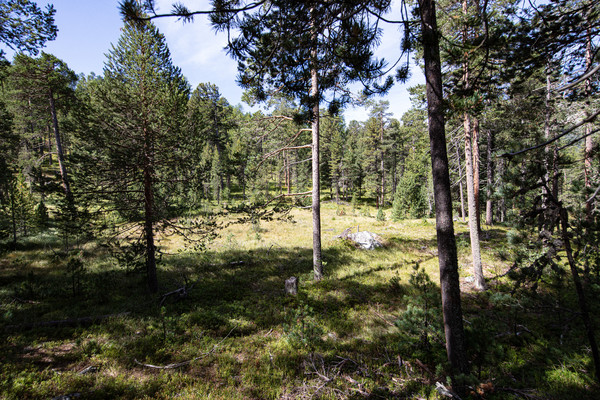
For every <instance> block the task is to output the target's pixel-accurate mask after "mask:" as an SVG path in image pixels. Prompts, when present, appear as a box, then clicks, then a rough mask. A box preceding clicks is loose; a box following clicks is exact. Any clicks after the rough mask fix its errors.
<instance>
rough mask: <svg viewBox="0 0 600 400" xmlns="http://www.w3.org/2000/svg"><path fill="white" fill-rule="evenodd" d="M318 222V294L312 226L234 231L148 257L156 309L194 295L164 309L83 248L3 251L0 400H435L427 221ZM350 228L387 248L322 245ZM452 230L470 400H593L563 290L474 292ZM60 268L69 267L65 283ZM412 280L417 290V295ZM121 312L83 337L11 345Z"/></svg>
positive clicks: (588, 364) (349, 217)
mask: <svg viewBox="0 0 600 400" xmlns="http://www.w3.org/2000/svg"><path fill="white" fill-rule="evenodd" d="M342 210H343V211H342ZM322 214H323V215H322V219H323V222H322V227H323V259H324V261H325V274H326V278H325V279H324V280H322V281H321V282H314V281H313V280H312V253H311V247H310V246H311V243H312V236H311V222H310V221H311V220H310V211H308V210H296V211H294V212H293V216H294V222H281V221H270V222H267V221H261V222H260V224H259V225H258V226H254V227H252V226H251V225H231V226H229V227H228V228H227V229H226V230H225V231H223V232H221V233H220V236H219V237H218V238H217V239H215V240H214V241H213V242H212V243H210V245H209V247H208V249H207V250H206V251H205V252H203V253H194V252H191V251H182V252H178V251H177V250H179V249H181V248H182V246H183V241H182V239H180V238H166V239H164V240H162V241H160V246H161V248H162V250H163V251H165V252H168V253H170V254H171V255H169V256H165V257H164V258H163V259H162V262H161V264H160V271H159V280H160V283H161V290H160V292H161V294H162V293H166V292H169V291H171V290H174V289H176V288H178V287H180V286H181V284H182V283H183V282H184V280H187V282H188V283H192V282H193V283H194V286H193V289H191V290H190V291H189V293H188V295H187V296H186V297H185V298H183V299H181V300H180V301H175V299H174V298H173V297H169V298H168V299H167V300H166V301H165V303H164V304H163V306H162V307H161V306H159V301H160V298H159V296H152V295H150V294H148V293H147V291H146V286H145V283H144V276H143V275H142V274H140V273H132V272H128V271H127V270H126V269H124V268H121V267H119V266H118V265H117V264H116V262H115V260H114V259H113V258H111V257H110V256H109V255H108V254H107V253H106V250H105V249H104V248H103V247H101V246H98V245H97V244H96V243H93V242H91V243H88V244H86V245H85V246H83V248H82V249H81V251H80V252H78V253H76V254H74V255H72V254H64V253H61V251H60V246H61V242H60V240H58V239H55V238H54V237H53V236H52V235H46V236H44V237H38V238H34V239H31V240H29V241H27V242H23V243H21V244H20V245H19V246H18V247H17V249H14V250H11V251H6V252H4V254H2V255H1V256H0V304H1V305H0V316H1V318H2V325H3V326H4V329H3V330H2V333H1V334H2V341H1V343H0V354H2V356H1V358H0V398H6V399H47V398H53V397H55V396H59V395H65V394H74V393H79V394H80V395H81V397H80V398H85V399H106V398H121V399H143V398H157V399H171V398H182V399H208V398H210V399H296V398H315V399H316V398H321V399H340V398H351V399H361V398H372V399H379V398H384V399H386V398H388V399H395V398H401V399H402V398H407V399H413V398H414V399H417V398H426V399H437V398H441V397H440V396H439V395H438V394H437V393H436V391H435V389H434V387H435V383H436V382H437V381H440V382H446V378H447V377H446V375H447V373H446V372H445V371H446V368H447V366H446V364H445V350H444V343H443V332H442V323H441V320H440V318H441V315H440V305H439V293H438V292H439V287H438V283H437V282H438V281H439V273H438V265H437V258H436V253H437V249H436V240H435V223H434V221H433V220H413V221H400V222H391V221H389V220H387V221H377V220H376V218H375V211H374V209H372V210H371V213H370V214H371V216H365V215H364V214H365V213H362V212H361V211H360V210H356V211H352V209H351V207H349V206H345V207H344V206H336V205H335V204H332V203H326V204H324V205H323V209H322ZM386 215H390V212H389V210H386ZM356 226H359V227H360V230H369V231H373V232H376V233H378V234H380V235H381V236H382V237H383V238H384V239H385V240H386V246H385V248H382V249H378V250H375V251H370V252H368V251H361V250H357V249H354V248H353V247H351V246H349V245H348V244H346V243H344V242H341V241H340V240H339V239H335V236H336V235H338V234H340V233H341V232H342V231H343V230H344V229H345V228H348V227H356ZM456 231H457V237H458V240H457V242H458V250H459V264H460V273H461V287H462V289H463V292H464V302H463V306H464V315H465V321H466V322H465V327H466V331H467V337H468V340H469V358H470V361H471V365H472V369H473V376H472V377H470V378H469V379H468V381H469V382H470V385H471V386H472V389H473V391H474V392H475V391H478V392H480V393H481V397H477V396H476V395H473V396H472V398H485V399H519V398H527V397H526V396H537V397H538V398H550V399H578V400H582V399H595V398H598V396H599V394H600V392H599V391H598V386H597V385H596V384H594V382H593V380H592V378H591V376H593V375H592V370H593V366H592V361H591V356H590V354H589V351H588V348H587V345H586V340H585V336H584V334H583V330H582V328H581V323H580V321H579V320H578V319H577V318H576V317H573V316H572V315H570V314H569V313H568V312H566V311H562V312H557V311H556V310H564V309H569V308H570V309H576V302H575V298H574V296H573V294H572V290H571V289H570V288H569V286H568V285H563V286H562V287H557V286H552V285H543V286H542V287H540V289H539V290H538V291H537V292H536V293H532V292H531V293H530V292H527V290H526V289H521V290H520V291H519V292H517V293H511V290H512V285H511V284H510V282H508V281H506V280H493V281H490V283H491V288H490V290H489V291H488V292H486V293H474V292H472V291H471V287H470V284H469V283H468V282H467V281H466V280H465V278H467V277H468V276H470V275H471V272H470V265H469V257H470V251H469V246H468V234H467V226H466V225H465V224H462V223H457V224H456ZM505 236H506V229H504V228H502V227H495V228H494V229H490V230H488V239H487V240H484V241H483V245H482V252H483V257H484V266H485V269H486V276H487V277H489V278H491V277H493V276H495V275H498V274H500V273H502V272H504V271H505V270H506V269H507V268H508V267H509V266H510V265H511V262H510V255H511V254H512V253H511V248H510V246H509V245H508V244H507V242H506V238H505ZM72 257H76V258H77V259H79V260H81V261H82V265H83V268H82V269H81V270H79V272H77V274H76V275H77V276H76V278H77V279H76V280H75V281H74V280H73V275H74V273H73V272H70V271H69V270H68V269H67V264H68V260H69V259H72ZM417 264H418V265H419V267H420V268H421V270H423V271H425V272H426V274H427V275H428V276H429V277H430V281H431V282H432V283H430V284H428V283H427V281H426V280H423V279H425V278H422V279H421V280H415V277H416V276H417V275H416V272H415V269H414V267H415V265H417ZM292 275H293V276H298V277H299V278H300V293H299V294H298V296H296V297H289V296H285V294H284V290H283V287H284V280H285V279H287V278H289V277H290V276H292ZM420 276H421V277H423V275H420ZM411 277H412V278H411ZM557 305H560V308H557V307H556V306H557ZM597 308H598V304H593V309H594V310H596V309H597ZM123 312H128V314H126V315H125V314H121V315H117V316H114V317H111V318H107V319H104V320H103V321H101V322H100V323H96V324H93V325H86V326H59V327H46V328H39V327H38V328H35V329H25V324H28V323H32V322H43V321H52V320H62V319H66V318H77V317H87V316H97V315H105V314H120V313H123ZM596 315H597V313H596ZM597 322H598V321H597ZM190 360H192V361H190ZM185 361H190V362H188V363H186V364H185V365H182V366H181V367H178V368H172V369H156V368H150V367H145V366H143V365H140V364H152V365H156V366H165V365H168V364H172V363H179V362H185ZM88 367H93V368H92V370H91V371H90V372H88V373H81V371H84V370H85V369H86V368H88ZM530 398H534V397H530Z"/></svg>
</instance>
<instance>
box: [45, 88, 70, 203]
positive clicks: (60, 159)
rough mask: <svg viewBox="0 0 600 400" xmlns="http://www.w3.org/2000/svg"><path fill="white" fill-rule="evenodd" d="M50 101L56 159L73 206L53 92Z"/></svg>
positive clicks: (65, 189) (68, 200)
mask: <svg viewBox="0 0 600 400" xmlns="http://www.w3.org/2000/svg"><path fill="white" fill-rule="evenodd" d="M48 99H49V100H50V114H51V116H52V128H53V130H54V141H55V142H56V158H58V166H59V168H60V177H61V180H62V184H63V189H64V191H65V196H66V197H67V203H68V204H69V205H72V204H73V193H72V192H71V184H70V183H69V175H68V174H67V166H66V165H65V157H64V154H63V148H62V140H61V138H60V131H59V128H58V116H57V115H56V103H55V102H54V93H53V92H52V90H50V91H49V92H48Z"/></svg>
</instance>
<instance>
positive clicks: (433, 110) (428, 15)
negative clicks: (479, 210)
mask: <svg viewBox="0 0 600 400" xmlns="http://www.w3.org/2000/svg"><path fill="white" fill-rule="evenodd" d="M419 14H420V17H421V29H422V41H423V57H424V60H425V80H426V91H427V113H428V121H429V143H430V149H431V167H432V175H433V186H434V196H435V219H436V231H437V246H438V258H439V265H440V288H441V292H442V310H443V311H442V313H443V317H444V332H445V337H446V352H447V355H448V361H449V362H450V365H451V367H452V372H453V374H468V373H469V363H468V361H467V352H466V344H465V334H464V328H463V320H462V307H461V299H460V284H459V279H458V259H457V253H456V240H455V237H454V226H453V221H452V198H451V186H450V175H449V172H448V155H447V153H446V134H445V128H444V106H443V89H442V70H441V62H440V48H439V38H438V29H437V22H436V16H435V1H434V0H419Z"/></svg>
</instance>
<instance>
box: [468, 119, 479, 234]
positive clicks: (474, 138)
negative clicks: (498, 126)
mask: <svg viewBox="0 0 600 400" xmlns="http://www.w3.org/2000/svg"><path fill="white" fill-rule="evenodd" d="M472 121H473V126H472V129H471V133H472V135H471V144H472V146H473V198H474V202H475V218H474V220H475V223H476V224H477V233H478V234H479V233H481V205H480V203H479V192H480V190H479V188H480V183H479V119H477V117H473V119H472ZM469 221H470V220H469Z"/></svg>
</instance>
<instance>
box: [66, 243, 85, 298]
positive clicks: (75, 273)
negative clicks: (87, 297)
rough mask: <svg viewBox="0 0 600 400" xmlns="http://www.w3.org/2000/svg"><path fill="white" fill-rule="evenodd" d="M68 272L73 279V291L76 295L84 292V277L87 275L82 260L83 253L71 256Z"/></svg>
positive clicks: (68, 262) (70, 278)
mask: <svg viewBox="0 0 600 400" xmlns="http://www.w3.org/2000/svg"><path fill="white" fill-rule="evenodd" d="M66 273H67V275H68V277H69V280H70V281H71V293H72V295H73V296H74V297H75V296H77V295H79V294H81V293H82V290H83V287H82V285H83V283H82V279H83V278H84V277H85V273H86V268H85V264H84V262H83V260H82V254H81V253H79V254H75V255H72V256H70V257H69V259H68V260H67V265H66Z"/></svg>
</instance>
